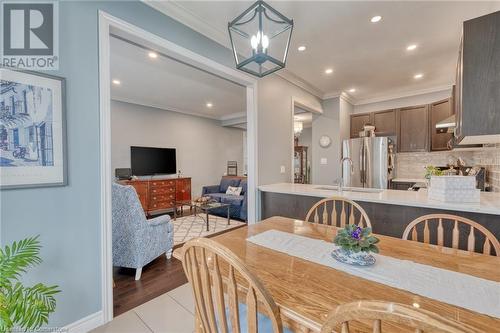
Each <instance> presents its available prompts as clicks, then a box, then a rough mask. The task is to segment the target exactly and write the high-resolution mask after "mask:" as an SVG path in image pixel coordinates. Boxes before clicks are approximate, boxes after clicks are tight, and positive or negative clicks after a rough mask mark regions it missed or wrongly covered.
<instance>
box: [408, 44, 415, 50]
mask: <svg viewBox="0 0 500 333" xmlns="http://www.w3.org/2000/svg"><path fill="white" fill-rule="evenodd" d="M416 48H417V44H411V45H408V46H407V47H406V50H407V51H413V50H415V49H416Z"/></svg>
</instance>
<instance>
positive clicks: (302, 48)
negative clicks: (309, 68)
mask: <svg viewBox="0 0 500 333" xmlns="http://www.w3.org/2000/svg"><path fill="white" fill-rule="evenodd" d="M297 50H299V51H300V52H302V51H305V50H306V47H305V46H304V45H301V46H299V47H298V48H297Z"/></svg>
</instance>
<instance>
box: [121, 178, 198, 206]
mask: <svg viewBox="0 0 500 333" xmlns="http://www.w3.org/2000/svg"><path fill="white" fill-rule="evenodd" d="M120 184H124V185H132V186H133V187H134V188H135V190H136V192H137V195H138V196H139V200H140V201H141V205H142V208H143V209H144V212H145V213H146V215H151V214H154V213H157V212H159V211H164V210H171V209H173V208H174V206H175V202H176V201H177V202H180V201H187V200H191V178H165V179H151V180H142V179H141V180H125V181H120Z"/></svg>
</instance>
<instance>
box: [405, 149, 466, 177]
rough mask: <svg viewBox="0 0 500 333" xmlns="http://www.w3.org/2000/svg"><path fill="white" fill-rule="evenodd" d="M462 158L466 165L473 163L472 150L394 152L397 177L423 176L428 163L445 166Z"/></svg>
mask: <svg viewBox="0 0 500 333" xmlns="http://www.w3.org/2000/svg"><path fill="white" fill-rule="evenodd" d="M458 158H462V159H463V160H464V162H465V164H466V165H473V164H474V158H473V152H470V151H467V152H463V151H461V152H452V151H439V152H432V153H399V154H396V177H397V178H424V175H425V167H426V166H428V165H434V166H446V165H448V164H449V163H455V161H456V160H457V159H458Z"/></svg>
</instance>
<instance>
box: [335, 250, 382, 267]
mask: <svg viewBox="0 0 500 333" xmlns="http://www.w3.org/2000/svg"><path fill="white" fill-rule="evenodd" d="M332 257H333V258H334V259H335V260H337V261H340V262H342V263H344V264H349V265H353V266H371V265H373V264H375V261H376V260H375V257H374V256H372V255H371V254H370V253H369V252H363V251H360V252H354V251H351V250H348V249H344V248H341V247H338V248H336V249H335V250H333V251H332Z"/></svg>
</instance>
